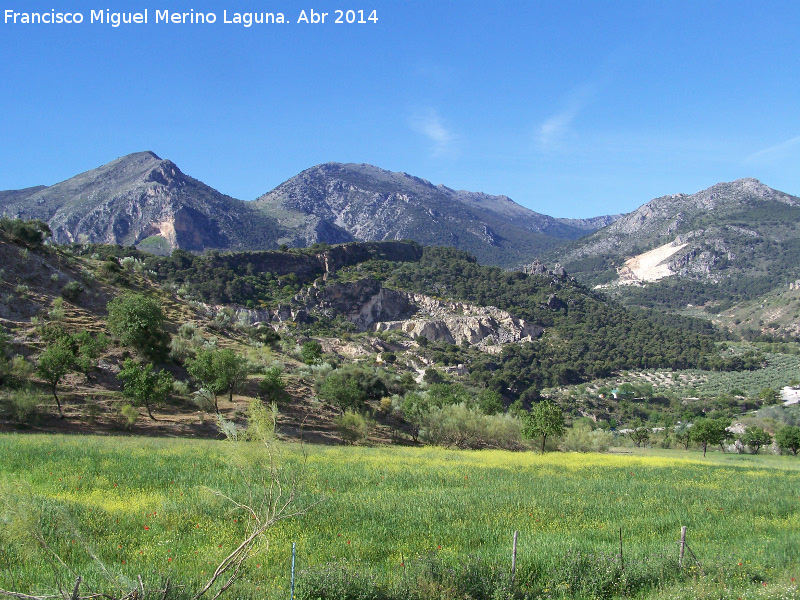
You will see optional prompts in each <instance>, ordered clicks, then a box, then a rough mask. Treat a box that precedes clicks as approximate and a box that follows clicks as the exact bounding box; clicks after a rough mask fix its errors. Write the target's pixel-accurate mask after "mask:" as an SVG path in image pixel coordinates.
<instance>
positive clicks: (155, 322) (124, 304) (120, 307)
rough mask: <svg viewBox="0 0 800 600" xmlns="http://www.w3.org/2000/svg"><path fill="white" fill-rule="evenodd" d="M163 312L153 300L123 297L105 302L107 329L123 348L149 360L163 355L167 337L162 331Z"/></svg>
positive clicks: (137, 295)
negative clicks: (133, 349) (132, 349)
mask: <svg viewBox="0 0 800 600" xmlns="http://www.w3.org/2000/svg"><path fill="white" fill-rule="evenodd" d="M164 320H165V317H164V311H163V309H162V308H161V304H160V303H159V302H158V300H156V299H155V298H151V297H149V296H145V295H144V294H133V293H128V294H123V295H122V296H120V297H118V298H114V299H113V300H111V301H110V302H109V303H108V321H107V322H108V329H109V331H111V333H113V334H114V335H115V336H117V337H118V338H119V341H120V342H121V343H122V344H123V345H124V346H132V347H134V348H136V350H138V351H139V352H141V353H142V354H143V355H144V356H147V357H148V358H150V359H152V360H161V359H163V358H164V357H165V356H166V354H167V349H168V347H169V334H167V332H166V331H164Z"/></svg>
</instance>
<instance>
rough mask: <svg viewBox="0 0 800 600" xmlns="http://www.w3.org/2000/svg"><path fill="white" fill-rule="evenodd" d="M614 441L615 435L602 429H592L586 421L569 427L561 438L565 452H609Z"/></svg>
mask: <svg viewBox="0 0 800 600" xmlns="http://www.w3.org/2000/svg"><path fill="white" fill-rule="evenodd" d="M613 443H614V436H613V434H611V433H608V432H607V431H603V430H602V429H595V430H594V431H593V430H592V428H591V426H590V425H588V424H585V423H576V424H575V425H574V426H573V427H571V428H570V429H567V430H566V431H565V433H564V436H563V437H562V439H561V449H562V450H563V451H564V452H608V450H609V448H611V445H612V444H613Z"/></svg>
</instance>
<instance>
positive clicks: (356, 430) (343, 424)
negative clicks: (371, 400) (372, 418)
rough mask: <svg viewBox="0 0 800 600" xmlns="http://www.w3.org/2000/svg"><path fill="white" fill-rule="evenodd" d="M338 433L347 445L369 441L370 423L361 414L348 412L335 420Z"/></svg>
mask: <svg viewBox="0 0 800 600" xmlns="http://www.w3.org/2000/svg"><path fill="white" fill-rule="evenodd" d="M334 423H335V425H336V431H337V432H338V433H339V435H340V436H341V438H342V441H344V443H345V444H355V443H357V442H360V441H363V440H365V439H367V436H368V435H369V423H368V421H367V419H366V418H365V417H364V416H363V415H360V414H359V413H356V412H353V411H347V412H345V413H344V414H343V415H340V416H338V417H336V419H334Z"/></svg>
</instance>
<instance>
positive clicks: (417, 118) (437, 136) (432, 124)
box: [408, 108, 458, 157]
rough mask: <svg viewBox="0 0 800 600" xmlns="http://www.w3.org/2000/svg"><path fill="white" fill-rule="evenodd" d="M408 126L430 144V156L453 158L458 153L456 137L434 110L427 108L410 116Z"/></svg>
mask: <svg viewBox="0 0 800 600" xmlns="http://www.w3.org/2000/svg"><path fill="white" fill-rule="evenodd" d="M408 124H409V126H410V127H411V129H412V130H414V131H415V132H417V133H419V134H422V135H423V136H425V137H426V138H427V139H428V141H429V142H430V143H431V155H432V156H435V157H442V156H454V155H455V154H457V151H458V136H457V135H455V134H454V133H453V132H452V131H451V130H450V129H448V128H447V127H446V126H445V124H444V122H443V121H442V118H441V116H439V113H438V112H436V110H434V109H432V108H429V109H427V110H425V111H421V112H418V113H416V114H414V115H412V116H411V118H410V119H409V120H408Z"/></svg>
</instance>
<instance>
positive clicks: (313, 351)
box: [300, 340, 322, 365]
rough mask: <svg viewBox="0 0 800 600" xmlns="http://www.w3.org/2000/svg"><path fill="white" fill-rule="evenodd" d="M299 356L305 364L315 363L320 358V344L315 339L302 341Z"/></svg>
mask: <svg viewBox="0 0 800 600" xmlns="http://www.w3.org/2000/svg"><path fill="white" fill-rule="evenodd" d="M300 358H301V359H302V360H303V362H304V363H306V364H307V365H313V364H317V363H318V362H320V360H321V358H322V345H321V344H320V343H319V342H318V341H317V340H309V341H307V342H303V345H302V346H301V347H300Z"/></svg>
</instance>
